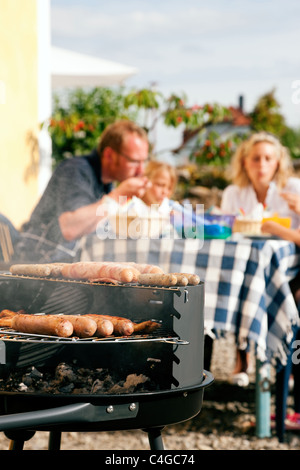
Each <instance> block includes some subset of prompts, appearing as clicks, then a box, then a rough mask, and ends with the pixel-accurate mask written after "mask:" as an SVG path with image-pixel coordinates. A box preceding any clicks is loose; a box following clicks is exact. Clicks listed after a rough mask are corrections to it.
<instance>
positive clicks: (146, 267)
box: [128, 262, 164, 274]
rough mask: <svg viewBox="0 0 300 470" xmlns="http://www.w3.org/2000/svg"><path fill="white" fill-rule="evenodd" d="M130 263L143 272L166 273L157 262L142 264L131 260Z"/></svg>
mask: <svg viewBox="0 0 300 470" xmlns="http://www.w3.org/2000/svg"><path fill="white" fill-rule="evenodd" d="M128 264H129V265H130V266H133V267H134V268H136V269H137V270H138V271H139V272H140V273H141V274H148V273H153V274H155V273H157V274H164V272H163V270H162V269H161V268H160V267H159V266H156V265H155V264H140V263H134V262H130V263H128Z"/></svg>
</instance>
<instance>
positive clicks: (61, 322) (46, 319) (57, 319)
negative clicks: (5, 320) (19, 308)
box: [11, 314, 73, 338]
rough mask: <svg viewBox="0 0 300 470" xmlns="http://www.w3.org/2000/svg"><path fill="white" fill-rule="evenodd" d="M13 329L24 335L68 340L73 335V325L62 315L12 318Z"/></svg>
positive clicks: (26, 315) (16, 316)
mask: <svg viewBox="0 0 300 470" xmlns="http://www.w3.org/2000/svg"><path fill="white" fill-rule="evenodd" d="M11 327H12V328H13V329H14V330H16V331H20V332H22V333H31V334H41V335H50V336H53V335H54V336H60V337H62V338H67V337H69V336H71V335H72V333H73V325H72V323H71V322H70V321H69V320H66V319H64V318H62V316H60V315H30V314H18V315H15V316H13V317H12V325H11Z"/></svg>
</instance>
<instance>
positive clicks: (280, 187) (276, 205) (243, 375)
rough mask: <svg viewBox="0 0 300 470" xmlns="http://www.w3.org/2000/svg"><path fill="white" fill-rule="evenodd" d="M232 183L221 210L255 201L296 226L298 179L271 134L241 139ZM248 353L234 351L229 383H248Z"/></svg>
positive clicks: (299, 219) (246, 207)
mask: <svg viewBox="0 0 300 470" xmlns="http://www.w3.org/2000/svg"><path fill="white" fill-rule="evenodd" d="M230 169H231V179H232V184H230V185H229V186H227V188H225V189H224V191H223V195H222V200H221V209H222V212H224V213H227V214H238V213H239V211H240V210H241V209H243V212H244V213H245V215H248V214H251V213H253V212H254V211H255V209H256V208H257V207H258V205H259V204H263V205H264V206H265V207H267V208H268V211H269V212H273V213H277V215H278V216H280V217H289V218H290V219H291V227H292V228H293V229H296V228H297V227H298V226H300V212H299V213H297V212H296V211H295V210H293V207H292V202H291V200H289V199H288V198H287V197H285V196H284V194H288V195H291V197H290V199H293V197H295V196H298V197H299V198H300V179H299V178H297V177H296V175H295V174H294V171H293V165H292V160H291V157H290V155H289V153H288V151H287V149H286V148H285V147H283V145H282V144H281V143H280V141H279V140H278V139H277V138H276V137H275V136H273V135H271V134H269V133H266V132H258V133H254V134H252V135H251V136H250V137H249V138H248V139H247V140H245V141H244V142H242V144H241V145H240V146H239V147H238V149H237V151H236V153H235V154H234V155H233V158H232V161H231V168H230ZM248 367H249V352H248V351H247V350H243V351H241V350H238V351H237V359H236V366H235V370H234V372H233V376H232V382H233V383H236V384H238V385H244V386H246V385H248V383H249V378H248V377H247V369H248Z"/></svg>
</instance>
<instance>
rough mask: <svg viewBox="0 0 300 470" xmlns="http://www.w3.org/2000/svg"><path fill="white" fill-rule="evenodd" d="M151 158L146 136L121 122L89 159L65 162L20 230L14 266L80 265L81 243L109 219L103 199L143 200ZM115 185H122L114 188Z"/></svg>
mask: <svg viewBox="0 0 300 470" xmlns="http://www.w3.org/2000/svg"><path fill="white" fill-rule="evenodd" d="M148 152H149V143H148V137H147V133H146V132H145V131H144V130H143V129H141V128H140V127H139V126H137V125H136V124H135V123H133V122H131V121H127V120H121V121H117V122H115V123H114V124H112V125H110V126H108V127H107V128H106V130H105V131H104V132H103V134H102V136H101V140H100V142H99V145H98V147H97V149H94V150H93V151H92V152H91V153H90V154H89V155H86V156H82V157H73V158H70V159H66V160H65V161H63V162H62V163H61V164H60V165H59V166H58V167H57V168H56V170H55V171H54V173H53V175H52V177H51V179H50V181H49V183H48V185H47V188H46V190H45V192H44V194H43V195H42V197H41V199H40V201H39V203H38V204H37V206H36V208H35V209H34V211H33V213H32V215H31V217H30V220H29V221H28V222H27V223H26V224H24V226H23V228H22V232H21V234H20V239H19V240H18V242H17V243H16V245H15V253H14V259H15V261H17V262H18V263H20V262H42V263H45V262H55V261H74V260H76V258H77V256H78V254H79V242H80V239H81V237H82V236H84V235H86V234H89V233H92V232H95V230H96V227H97V224H98V223H99V221H100V220H101V218H103V217H105V215H106V214H105V195H108V194H109V198H110V200H111V199H113V200H115V201H118V199H119V198H120V197H121V196H123V197H125V196H127V197H131V196H138V197H141V196H143V194H144V192H145V190H146V187H147V183H148V180H147V178H146V177H144V176H143V173H144V166H145V164H146V162H147V160H148ZM113 182H119V183H120V184H119V185H118V186H116V187H114V186H113ZM102 208H103V210H101V209H102Z"/></svg>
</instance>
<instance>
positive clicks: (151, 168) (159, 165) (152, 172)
mask: <svg viewBox="0 0 300 470" xmlns="http://www.w3.org/2000/svg"><path fill="white" fill-rule="evenodd" d="M163 171H167V172H168V173H169V175H170V179H171V194H173V193H174V191H175V187H176V184H177V174H176V170H175V168H174V167H173V166H171V165H169V164H168V163H164V162H158V161H155V160H151V161H150V162H149V163H148V165H147V167H146V169H145V176H147V177H148V178H149V180H150V181H151V180H153V178H155V176H156V175H158V174H160V173H161V172H163Z"/></svg>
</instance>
